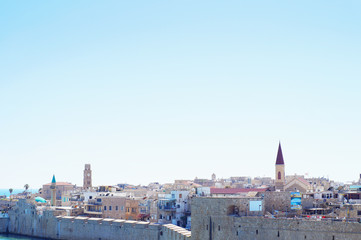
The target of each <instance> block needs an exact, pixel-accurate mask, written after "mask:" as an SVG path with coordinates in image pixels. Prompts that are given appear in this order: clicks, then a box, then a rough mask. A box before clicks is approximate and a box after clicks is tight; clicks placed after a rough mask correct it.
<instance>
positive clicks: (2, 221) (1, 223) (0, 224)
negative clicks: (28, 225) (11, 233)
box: [0, 217, 9, 233]
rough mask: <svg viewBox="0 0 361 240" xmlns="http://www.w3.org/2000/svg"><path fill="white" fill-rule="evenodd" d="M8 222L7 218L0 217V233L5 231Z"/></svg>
mask: <svg viewBox="0 0 361 240" xmlns="http://www.w3.org/2000/svg"><path fill="white" fill-rule="evenodd" d="M8 224H9V218H2V217H0V233H6V230H7V227H8Z"/></svg>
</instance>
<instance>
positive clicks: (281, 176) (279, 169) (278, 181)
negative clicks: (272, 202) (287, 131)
mask: <svg viewBox="0 0 361 240" xmlns="http://www.w3.org/2000/svg"><path fill="white" fill-rule="evenodd" d="M285 184H286V179H285V163H284V161H283V154H282V148H281V143H279V145H278V152H277V158H276V177H275V187H276V190H279V191H284V187H285Z"/></svg>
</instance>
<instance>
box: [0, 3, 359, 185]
mask: <svg viewBox="0 0 361 240" xmlns="http://www.w3.org/2000/svg"><path fill="white" fill-rule="evenodd" d="M360 10H361V2H360V1H336V0H334V1H330V0H327V1H269V0H267V1H209V0H207V1H13V0H11V1H1V2H0V163H1V166H0V169H1V174H0V187H3V188H4V187H5V188H7V187H13V188H18V187H22V186H23V185H24V184H25V183H28V184H29V185H30V188H37V187H40V186H41V185H42V184H44V183H47V182H50V181H51V178H52V174H53V173H54V174H56V178H57V180H58V181H69V182H72V183H75V184H78V185H81V184H82V171H83V168H84V164H85V163H91V164H92V169H93V178H94V184H96V185H97V184H116V183H121V182H127V183H134V184H138V183H142V184H147V183H149V182H152V181H159V182H162V183H164V182H172V181H173V180H174V179H193V178H194V177H196V176H197V177H198V178H210V176H211V174H212V173H213V172H214V173H216V174H217V177H230V176H244V175H245V176H252V177H253V176H272V177H274V163H275V159H276V152H277V147H278V141H279V140H281V142H282V147H283V151H284V158H285V163H286V174H294V173H298V174H304V173H309V174H310V175H311V176H329V177H330V178H332V179H335V180H342V181H351V180H357V179H358V174H359V173H360V172H361V161H360V160H361V147H360V145H361V127H360V126H361V125H360V123H361V111H360V107H361V95H360V93H361V81H360V73H361V68H360V66H361V57H360V56H361V44H360V43H361V28H360V22H361V15H360Z"/></svg>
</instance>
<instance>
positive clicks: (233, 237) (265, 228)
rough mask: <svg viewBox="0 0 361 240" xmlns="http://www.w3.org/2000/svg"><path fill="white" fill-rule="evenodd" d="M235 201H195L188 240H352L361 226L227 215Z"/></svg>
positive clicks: (354, 223)
mask: <svg viewBox="0 0 361 240" xmlns="http://www.w3.org/2000/svg"><path fill="white" fill-rule="evenodd" d="M234 201H236V200H232V199H224V198H213V199H211V198H195V199H193V202H192V203H193V206H192V240H240V239H242V240H273V239H276V240H278V239H280V240H290V239H292V240H301V239H302V240H303V239H308V240H309V239H311V240H356V239H361V223H358V222H340V221H332V220H320V221H317V220H307V219H291V218H283V219H281V218H279V219H275V218H264V217H252V216H242V217H241V216H235V215H228V214H227V211H226V210H227V208H228V206H229V205H233V204H234V203H235V202H234Z"/></svg>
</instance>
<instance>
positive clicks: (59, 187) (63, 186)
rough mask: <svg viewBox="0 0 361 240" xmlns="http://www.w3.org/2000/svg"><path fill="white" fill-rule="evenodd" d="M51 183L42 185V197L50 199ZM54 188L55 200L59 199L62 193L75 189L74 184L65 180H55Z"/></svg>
mask: <svg viewBox="0 0 361 240" xmlns="http://www.w3.org/2000/svg"><path fill="white" fill-rule="evenodd" d="M54 180H55V179H54ZM51 184H52V183H47V184H44V185H43V189H42V197H43V198H45V199H51ZM55 189H56V200H61V198H62V196H63V193H65V192H71V191H74V190H75V185H73V184H71V183H67V182H56V183H55Z"/></svg>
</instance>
